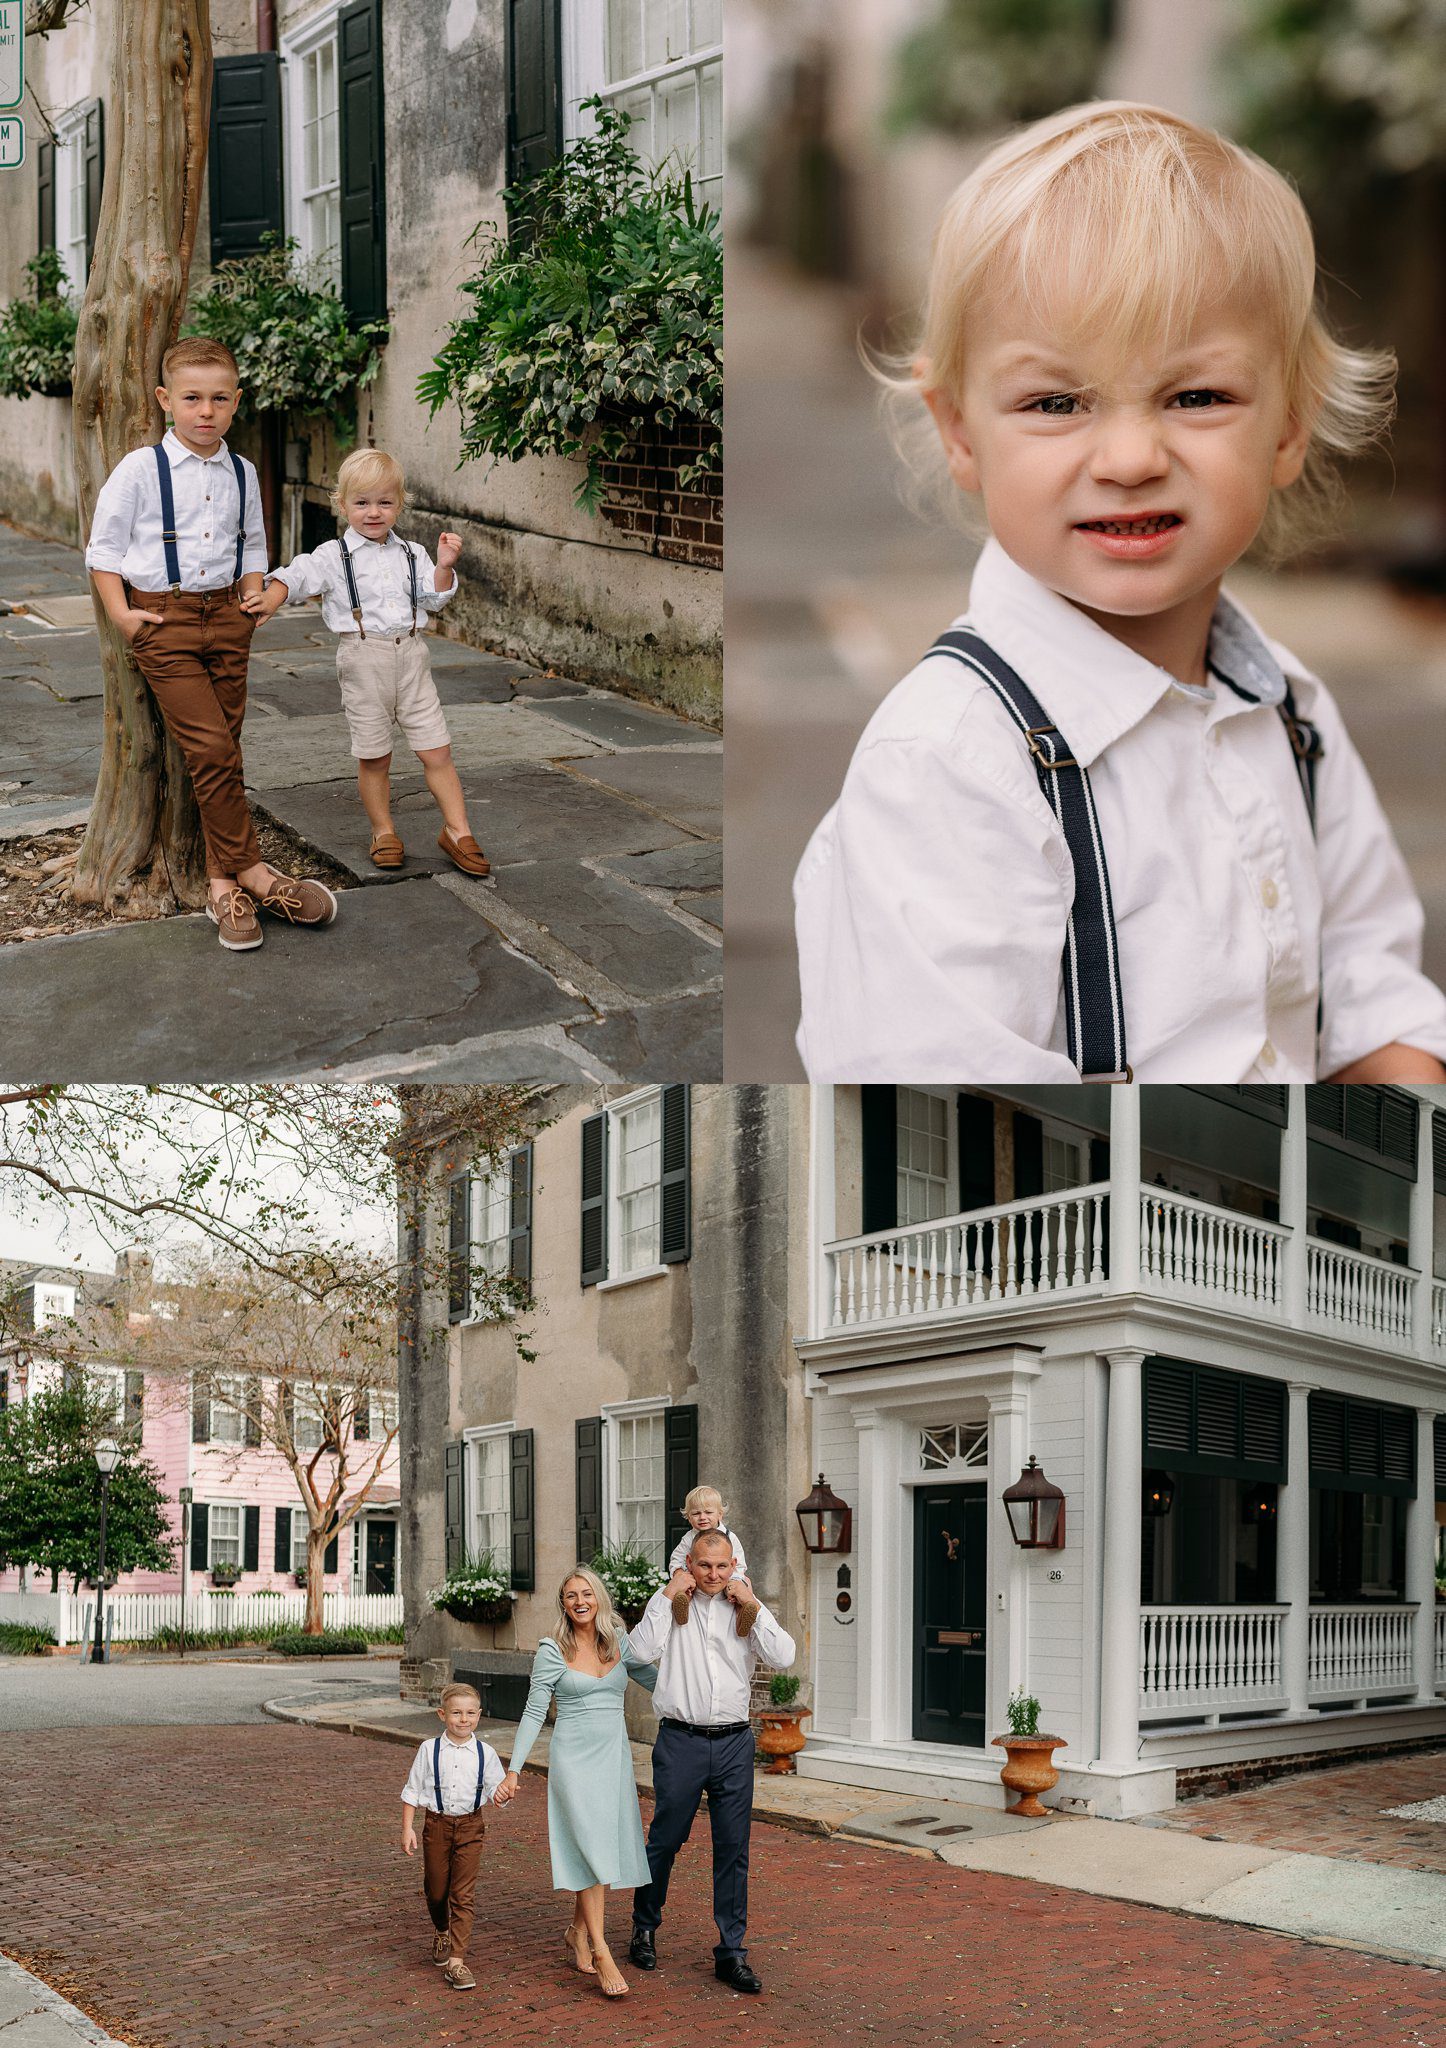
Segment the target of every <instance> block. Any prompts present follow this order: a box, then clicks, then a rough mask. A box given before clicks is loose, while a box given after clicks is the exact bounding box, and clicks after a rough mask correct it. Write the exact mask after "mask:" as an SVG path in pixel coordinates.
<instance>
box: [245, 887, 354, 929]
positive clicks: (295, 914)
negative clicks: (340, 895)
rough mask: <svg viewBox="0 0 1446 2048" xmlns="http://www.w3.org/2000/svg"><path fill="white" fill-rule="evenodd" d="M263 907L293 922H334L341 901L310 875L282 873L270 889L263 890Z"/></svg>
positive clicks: (273, 914)
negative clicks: (338, 903) (338, 901)
mask: <svg viewBox="0 0 1446 2048" xmlns="http://www.w3.org/2000/svg"><path fill="white" fill-rule="evenodd" d="M260 900H261V908H262V909H263V910H269V911H270V912H271V915H272V916H273V917H284V918H285V919H286V920H287V921H288V923H290V924H330V923H331V921H332V919H333V918H334V917H335V916H336V912H337V901H336V898H335V896H333V895H332V893H331V891H330V889H328V888H327V886H326V884H325V882H315V881H313V880H312V879H311V877H310V876H309V875H305V876H303V875H278V876H277V877H276V880H275V881H274V882H273V883H272V884H271V887H270V888H269V889H263V890H262V892H261V899H260Z"/></svg>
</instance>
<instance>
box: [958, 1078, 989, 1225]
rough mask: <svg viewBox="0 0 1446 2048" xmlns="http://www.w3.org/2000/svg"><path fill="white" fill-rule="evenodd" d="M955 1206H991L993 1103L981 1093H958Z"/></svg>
mask: <svg viewBox="0 0 1446 2048" xmlns="http://www.w3.org/2000/svg"><path fill="white" fill-rule="evenodd" d="M959 1207H960V1210H961V1211H962V1212H963V1213H964V1214H965V1215H966V1216H967V1215H968V1214H969V1212H970V1210H972V1209H992V1208H993V1207H994V1104H993V1103H992V1102H991V1101H990V1100H989V1099H988V1097H987V1096H984V1095H961V1096H960V1097H959Z"/></svg>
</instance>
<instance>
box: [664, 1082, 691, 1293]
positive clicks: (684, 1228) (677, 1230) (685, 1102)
mask: <svg viewBox="0 0 1446 2048" xmlns="http://www.w3.org/2000/svg"><path fill="white" fill-rule="evenodd" d="M690 1110H691V1098H690V1096H689V1092H688V1083H687V1082H686V1081H679V1082H676V1083H675V1084H674V1085H673V1086H672V1087H671V1088H665V1089H664V1090H663V1118H662V1120H663V1147H662V1157H663V1182H662V1188H661V1190H660V1193H661V1197H662V1209H663V1221H662V1228H661V1230H660V1231H659V1234H658V1244H659V1252H660V1257H661V1259H662V1262H663V1264H664V1265H665V1266H672V1265H676V1264H677V1262H678V1261H679V1259H686V1258H687V1257H688V1256H689V1254H690V1253H691V1251H692V1248H693V1246H692V1229H693V1216H692V1209H693V1204H692V1199H691V1192H690V1185H689V1182H690V1172H691V1169H690V1165H689V1156H690V1153H691V1149H692V1147H691V1144H690V1140H689V1130H690V1126H691V1121H692V1119H691V1114H690Z"/></svg>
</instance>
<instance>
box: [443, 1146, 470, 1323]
mask: <svg viewBox="0 0 1446 2048" xmlns="http://www.w3.org/2000/svg"><path fill="white" fill-rule="evenodd" d="M471 1184H472V1176H471V1175H470V1174H469V1173H466V1172H463V1173H454V1174H453V1175H452V1178H451V1179H450V1180H449V1181H448V1183H447V1321H448V1322H449V1323H460V1322H461V1321H462V1319H463V1317H464V1316H465V1315H466V1313H467V1310H468V1308H469V1307H470V1305H471V1304H470V1301H469V1299H468V1297H469V1296H470V1294H471V1291H472V1288H471V1280H472V1247H471V1245H470V1243H469V1242H468V1233H469V1230H470V1227H471V1217H470V1215H469V1213H468V1212H469V1210H470V1209H471V1206H472V1205H471V1201H470V1199H469V1190H470V1188H471Z"/></svg>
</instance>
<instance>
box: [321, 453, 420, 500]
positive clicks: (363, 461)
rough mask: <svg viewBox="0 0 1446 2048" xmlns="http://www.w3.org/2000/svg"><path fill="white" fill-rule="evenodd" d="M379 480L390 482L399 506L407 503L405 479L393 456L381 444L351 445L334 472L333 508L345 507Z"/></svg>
mask: <svg viewBox="0 0 1446 2048" xmlns="http://www.w3.org/2000/svg"><path fill="white" fill-rule="evenodd" d="M378 484H390V485H391V487H392V489H393V490H394V491H395V492H396V494H397V500H398V504H399V506H405V505H406V502H407V479H406V477H405V476H404V475H403V474H402V465H401V464H400V462H398V461H397V459H396V457H395V456H394V455H388V454H387V452H386V450H385V449H384V448H353V449H352V451H351V454H350V455H348V456H347V457H346V458H345V460H344V461H343V463H342V465H341V468H340V469H339V470H338V471H337V473H336V489H335V490H334V491H333V492H332V494H331V509H332V511H333V512H341V511H344V510H345V508H346V507H347V506H348V505H350V504H352V503H353V502H354V501H355V500H356V499H357V498H359V497H360V496H361V494H362V492H363V491H374V490H375V489H376V488H377V486H378Z"/></svg>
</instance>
